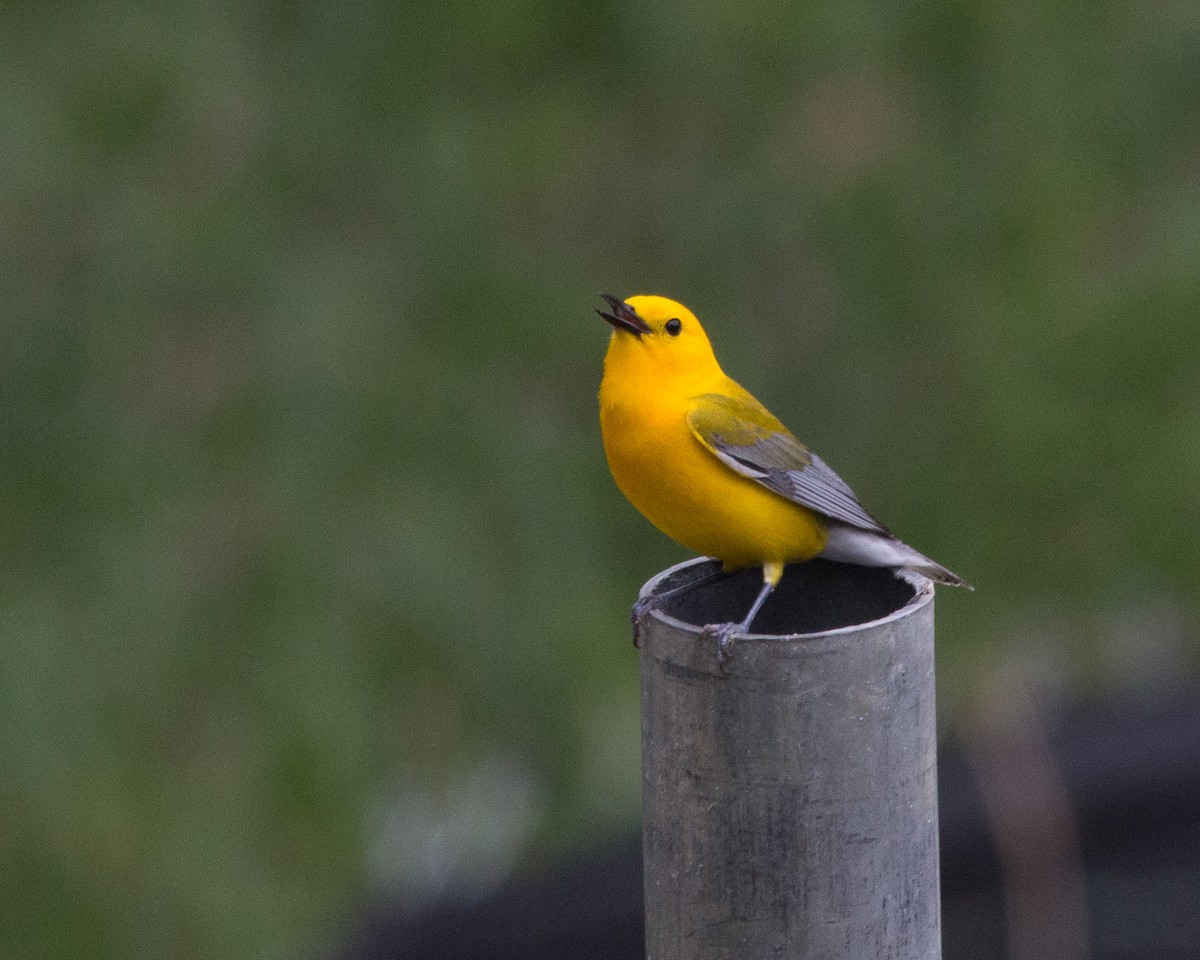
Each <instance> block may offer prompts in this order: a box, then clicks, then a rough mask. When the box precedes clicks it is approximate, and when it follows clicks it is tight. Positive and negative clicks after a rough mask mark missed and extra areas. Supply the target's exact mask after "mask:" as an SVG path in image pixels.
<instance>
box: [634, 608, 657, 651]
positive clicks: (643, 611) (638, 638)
mask: <svg viewBox="0 0 1200 960" xmlns="http://www.w3.org/2000/svg"><path fill="white" fill-rule="evenodd" d="M658 599H659V598H658V597H638V599H637V602H635V603H634V605H633V609H632V610H631V611H630V612H629V619H630V621H631V622H632V623H633V645H634V646H635V647H640V646H641V645H642V620H643V619H644V618H645V617H646V616H647V615H648V614H649V613H650V611H651V610H653V609H654V608H655V607H656V606H658Z"/></svg>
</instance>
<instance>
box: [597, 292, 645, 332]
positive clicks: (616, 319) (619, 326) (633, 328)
mask: <svg viewBox="0 0 1200 960" xmlns="http://www.w3.org/2000/svg"><path fill="white" fill-rule="evenodd" d="M600 298H601V299H602V300H604V301H605V302H606V303H607V304H608V305H609V306H610V307H612V313H605V312H604V311H603V310H597V311H596V312H597V313H598V314H600V316H602V317H603V318H604V319H605V320H607V321H608V322H609V323H611V324H612V326H613V329H614V330H624V331H625V332H626V333H632V334H633V335H634V336H635V337H640V336H641V335H642V334H643V333H649V332H650V324H648V323H646V321H645V320H643V319H642V318H641V317H639V316H638V315H637V311H636V310H634V309H633V307H631V306H630V305H629V304H627V303H626V302H625V301H624V300H619V299H617V298H616V297H614V296H613V295H612V294H610V293H602V294H600Z"/></svg>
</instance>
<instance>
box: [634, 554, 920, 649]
mask: <svg viewBox="0 0 1200 960" xmlns="http://www.w3.org/2000/svg"><path fill="white" fill-rule="evenodd" d="M719 564H720V561H719V560H715V559H713V558H712V557H695V558H693V559H691V560H685V561H683V562H682V563H677V564H675V565H674V566H671V567H668V568H667V569H665V570H662V571H660V572H659V573H656V574H655V575H654V576H652V577H651V578H650V579H649V580H647V581H646V582H645V583H644V584H643V585H642V588H641V590H639V591H638V597H639V598H641V597H648V596H650V595H651V594H653V593H655V592H657V591H658V589H659V588H660V587H661V586H662V585H663V584H664V582H665V581H668V580H671V579H675V580H677V581H679V582H680V585H682V582H683V581H684V578H685V577H686V575H687V574H690V573H692V572H693V569H694V568H699V567H704V566H714V567H715V566H717V565H719ZM813 564H816V565H818V567H815V568H814V567H813V566H811V565H813ZM821 566H826V567H829V568H846V569H845V571H844V572H845V575H846V576H847V577H848V578H852V577H858V578H860V579H862V578H869V579H875V580H877V581H878V583H879V584H880V585H881V586H882V585H883V584H885V583H886V584H887V585H888V586H890V587H892V589H896V585H897V584H898V585H900V589H901V590H904V591H907V592H909V593H911V596H909V597H908V598H907V599H906V600H904V602H902V603H900V604H899V605H898V606H894V607H893V608H892V609H891V610H890V611H889V612H887V613H885V614H883V615H881V616H876V617H870V618H868V619H865V620H855V621H854V622H852V623H844V624H841V625H839V626H833V627H825V628H821V629H817V630H798V631H793V632H789V633H760V632H758V631H752V632H750V633H745V634H738V637H739V638H741V639H750V638H753V639H755V640H798V639H812V638H817V637H830V636H836V635H838V634H842V633H852V632H858V631H861V630H862V629H863V628H865V627H874V626H879V625H881V624H886V623H888V622H890V621H892V620H900V619H902V618H904V617H907V616H910V615H911V614H913V613H914V612H916V611H917V610H919V609H920V608H921V607H923V606H925V605H927V604H929V603H931V602H932V601H933V595H934V584H933V581H932V580H929V579H927V578H926V577H923V576H921V575H920V574H919V573H915V572H913V571H908V570H905V571H897V570H892V569H890V568H887V567H863V566H859V565H858V564H849V563H839V562H835V561H832V560H821V559H814V560H807V561H804V562H802V563H789V564H788V565H787V567H786V568H785V571H784V575H783V580H781V581H780V587H779V588H777V589H776V592H775V593H776V595H775V596H772V597H771V598H769V599H768V600H767V604H768V605H769V604H770V603H771V601H772V600H779V599H783V598H784V597H786V593H785V592H784V589H783V584H784V583H785V582H786V581H787V578H788V576H789V574H790V575H791V576H793V577H795V576H797V571H799V572H800V575H804V570H805V568H808V572H809V573H811V572H812V571H813V570H815V569H819V568H820V567H821ZM757 571H758V568H757V567H748V568H744V569H743V570H739V571H736V572H734V573H733V574H731V578H736V577H739V576H741V575H743V574H746V573H753V574H754V576H755V577H756V578H757V577H758V576H759V574H758V572H757ZM696 572H698V571H696ZM687 579H693V580H694V579H698V578H697V577H687ZM760 584H761V581H760V580H757V579H756V581H755V585H754V590H757V588H758V585H760ZM711 589H712V587H711V586H709V585H706V586H702V587H698V588H697V589H696V594H701V593H703V592H704V591H707V590H711ZM752 595H753V592H751V596H752ZM689 596H695V594H691V595H689ZM686 602H687V598H686V597H685V598H683V599H681V600H677V601H675V602H674V603H671V602H668V603H667V604H665V605H664V606H666V607H671V606H677V605H678V604H680V603H686ZM765 610H766V607H765V606H764V612H765ZM649 616H651V617H653V618H655V619H657V620H658V621H660V622H661V623H664V624H666V625H668V626H671V627H674V628H675V629H677V630H682V631H684V632H688V633H699V632H700V631H701V630H702V629H703V624H696V623H692V622H690V621H688V620H684V619H681V618H679V617H677V616H674V615H672V614H671V613H668V612H667V611H666V609H664V608H663V607H655V608H653V609H652V610H651V611H650V613H649ZM739 616H740V615H739ZM731 618H732V617H731ZM761 619H763V613H760V614H759V617H758V620H761Z"/></svg>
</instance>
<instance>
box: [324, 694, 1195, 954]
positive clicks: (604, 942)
mask: <svg viewBox="0 0 1200 960" xmlns="http://www.w3.org/2000/svg"><path fill="white" fill-rule="evenodd" d="M1045 729H1046V732H1047V734H1048V742H1049V744H1050V747H1051V752H1052V756H1053V758H1054V760H1055V762H1056V765H1057V772H1058V775H1059V776H1060V777H1061V781H1062V784H1063V787H1064V788H1065V793H1066V797H1067V798H1068V800H1069V803H1070V806H1071V808H1072V810H1073V813H1074V822H1075V824H1076V825H1077V827H1078V830H1079V837H1078V839H1079V841H1080V844H1081V851H1082V862H1083V866H1084V870H1085V877H1086V889H1087V906H1088V918H1089V924H1090V929H1089V930H1088V935H1089V938H1090V943H1091V953H1090V956H1091V957H1092V958H1093V960H1190V958H1200V690H1196V691H1188V692H1185V693H1178V694H1175V695H1172V696H1166V695H1164V696H1163V698H1162V699H1160V700H1145V701H1141V702H1136V703H1134V702H1126V701H1121V702H1109V703H1104V704H1094V705H1086V706H1077V707H1075V708H1073V709H1070V710H1065V711H1062V712H1061V713H1059V714H1058V715H1056V716H1054V717H1052V718H1050V719H1049V720H1048V722H1047V723H1046V726H1045ZM972 749H974V748H972ZM939 766H940V770H939V804H940V806H941V813H940V819H941V844H942V898H943V908H942V909H943V944H944V946H943V956H944V958H945V960H993V958H994V960H1001V958H1005V957H1008V956H1010V953H1009V951H1008V949H1007V945H1006V929H1008V923H1007V920H1006V916H1005V910H1006V894H1005V890H1004V889H1003V885H1002V881H1001V876H1002V873H1001V864H1000V858H999V857H998V855H997V846H996V843H995V841H994V839H993V837H992V835H991V826H990V824H991V821H990V820H989V817H988V815H987V812H986V807H985V803H984V799H983V796H982V795H981V792H980V789H979V785H978V782H977V780H976V776H975V773H974V771H975V770H978V761H977V760H970V759H969V758H968V751H967V747H966V746H965V745H964V744H963V743H961V742H954V741H952V742H950V743H948V744H946V745H945V747H944V748H943V750H942V751H941V754H940V757H939ZM1031 836H1034V837H1036V836H1037V830H1036V829H1033V830H1032V831H1031ZM340 956H341V957H343V958H345V960H450V958H454V960H518V958H519V960H551V958H553V960H565V958H571V960H591V958H606V960H621V958H628V960H635V958H640V957H641V956H642V886H641V856H640V849H639V844H638V843H637V842H636V841H634V840H632V839H627V840H624V841H621V842H620V843H617V844H614V845H613V847H611V848H610V849H609V850H607V851H605V852H604V853H601V854H597V855H595V856H594V857H591V858H583V859H579V860H577V861H575V862H573V863H571V864H569V865H566V866H564V867H562V868H560V869H558V870H557V871H554V872H551V873H548V874H545V875H543V876H540V877H527V878H523V879H520V880H517V881H514V882H513V883H511V884H510V885H509V886H507V887H506V888H505V889H503V890H501V891H500V892H498V893H497V894H495V895H494V896H492V897H489V898H487V899H485V900H482V901H479V902H476V903H473V904H457V905H454V904H446V905H443V906H441V907H439V908H437V909H434V910H432V911H430V912H429V913H427V914H425V915H423V916H421V917H418V918H415V919H404V920H398V919H393V918H389V917H388V916H387V915H385V914H382V913H381V914H379V915H377V916H375V917H373V918H371V919H369V920H368V921H367V922H365V923H364V925H363V928H362V930H361V932H360V933H359V934H358V935H357V937H356V938H355V939H354V940H353V942H352V943H351V944H350V946H348V947H347V948H346V949H345V950H344V951H343V952H342V953H341V954H340ZM1046 960H1054V958H1053V957H1052V956H1051V955H1050V954H1046Z"/></svg>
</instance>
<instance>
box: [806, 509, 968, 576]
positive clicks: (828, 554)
mask: <svg viewBox="0 0 1200 960" xmlns="http://www.w3.org/2000/svg"><path fill="white" fill-rule="evenodd" d="M820 555H821V556H822V557H824V558H825V559H826V560H837V561H839V562H841V563H857V564H860V565H861V566H864V567H895V568H897V569H900V570H912V571H913V572H914V573H919V574H921V576H923V577H928V578H929V579H930V580H932V581H933V582H934V583H944V584H946V585H947V586H951V587H966V588H967V589H968V590H974V589H975V588H974V587H973V586H971V585H970V584H969V583H967V581H966V580H964V579H963V578H962V577H960V576H958V574H956V573H953V572H952V571H950V570H947V569H946V568H945V567H943V566H942V565H941V564H940V563H938V562H937V561H935V560H930V559H929V557H927V556H925V554H923V553H921V552H919V551H917V550H914V549H913V548H912V547H910V546H909V545H908V544H907V543H905V542H903V541H902V540H897V539H896V538H895V537H893V536H891V535H889V534H886V533H876V532H874V531H871V530H863V529H862V528H860V527H852V526H850V525H849V524H845V523H837V522H836V521H835V522H833V523H830V524H829V542H828V543H826V544H825V549H824V550H822V551H821V554H820Z"/></svg>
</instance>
